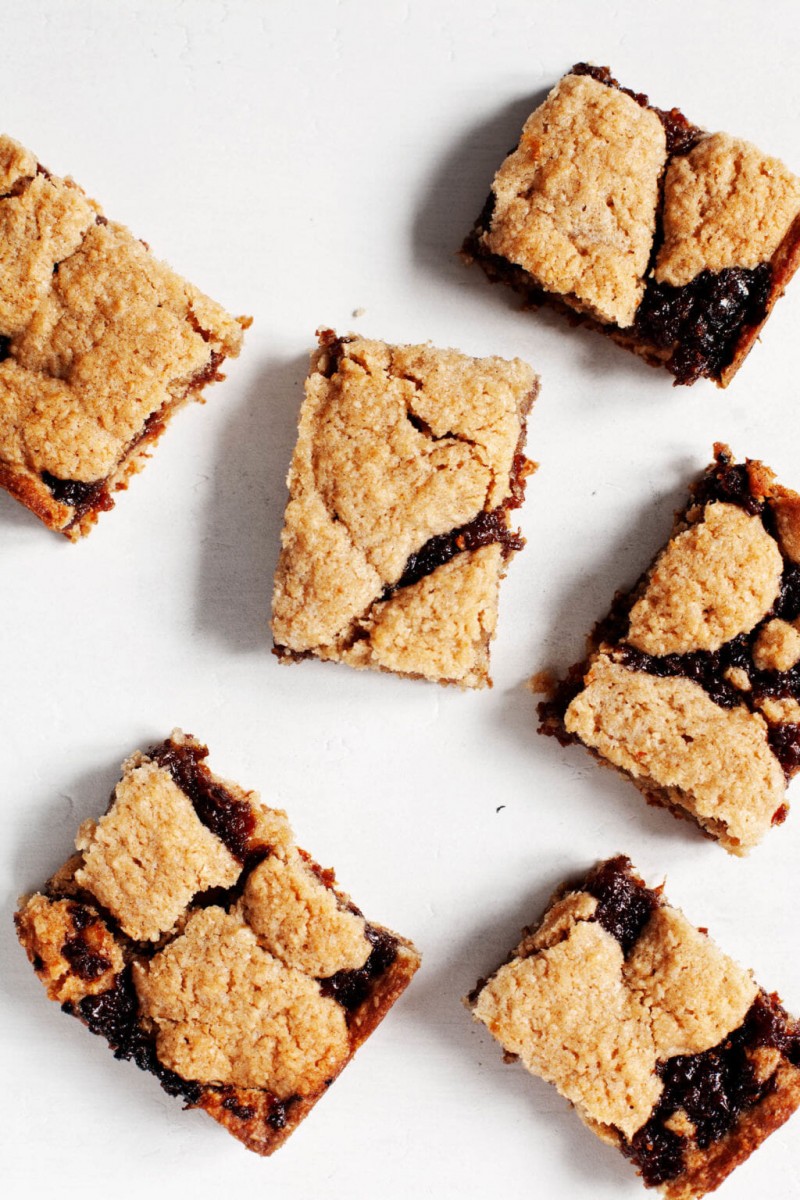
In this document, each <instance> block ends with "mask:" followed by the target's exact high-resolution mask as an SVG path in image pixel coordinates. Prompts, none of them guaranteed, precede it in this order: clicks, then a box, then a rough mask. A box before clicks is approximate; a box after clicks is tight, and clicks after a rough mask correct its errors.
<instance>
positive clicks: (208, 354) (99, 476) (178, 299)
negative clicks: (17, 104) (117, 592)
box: [0, 136, 249, 541]
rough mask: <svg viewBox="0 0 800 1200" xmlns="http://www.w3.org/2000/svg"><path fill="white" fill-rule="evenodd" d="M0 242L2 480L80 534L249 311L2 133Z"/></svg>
mask: <svg viewBox="0 0 800 1200" xmlns="http://www.w3.org/2000/svg"><path fill="white" fill-rule="evenodd" d="M0 240H1V241H2V243H3V246H4V247H5V253H4V256H3V261H2V264H0V487H3V488H5V489H6V491H8V492H10V493H11V495H12V496H15V497H16V499H17V500H20V501H21V502H22V503H23V504H24V505H26V507H27V508H29V509H30V510H31V511H32V512H33V513H35V515H36V516H37V517H39V519H40V520H42V521H43V522H44V523H45V525H47V526H49V528H50V529H55V530H58V531H60V532H61V533H64V534H66V536H67V537H68V538H70V539H71V540H72V541H77V539H78V538H80V537H82V536H83V535H84V534H86V533H88V532H89V531H90V529H91V528H92V526H93V525H94V523H95V522H96V520H97V517H98V515H99V513H101V512H105V511H107V510H108V509H110V508H113V507H114V501H113V499H112V496H113V493H114V492H115V491H118V490H120V489H122V488H125V487H126V486H127V481H128V478H129V477H130V476H131V475H133V474H134V473H135V472H137V471H138V470H140V469H141V467H142V466H143V464H144V460H145V458H146V457H147V455H148V451H149V450H150V448H151V447H152V446H153V444H154V443H155V442H156V441H157V440H158V438H159V437H160V436H161V434H162V433H163V431H164V429H165V427H166V425H167V423H168V421H169V420H170V418H171V416H172V414H173V412H174V411H175V410H176V409H177V408H179V407H180V406H181V405H182V404H184V403H186V402H187V401H188V400H191V399H192V398H199V396H200V393H201V391H202V389H203V387H205V385H206V384H207V383H211V382H212V381H214V380H216V379H221V378H223V376H222V375H221V374H220V367H221V365H222V363H223V361H224V360H225V358H226V357H228V356H234V357H235V356H236V355H237V354H238V353H239V349H240V347H241V344H242V330H243V329H244V328H246V327H247V325H248V324H249V320H248V319H246V318H239V319H238V320H235V319H234V318H233V317H231V316H229V315H228V314H227V313H226V312H225V310H224V309H222V308H221V307H220V306H219V305H218V304H215V303H214V301H213V300H209V298H208V297H207V296H204V295H203V293H202V292H200V291H198V290H197V288H195V287H193V286H192V285H191V284H190V283H187V282H186V281H185V280H184V279H181V278H179V276H177V275H176V274H175V273H174V272H173V271H171V270H170V268H169V267H167V266H166V265H165V264H164V263H162V262H159V261H158V259H156V258H154V257H153V255H152V254H151V253H150V251H149V248H148V247H147V245H146V243H144V242H140V241H137V239H136V238H135V237H133V236H132V234H131V233H129V231H128V230H127V229H126V228H125V227H124V226H123V225H117V224H115V223H114V222H112V221H108V220H107V219H106V218H105V217H104V216H103V213H102V210H101V208H100V206H99V205H98V204H97V203H96V202H95V201H94V200H91V199H89V197H88V196H86V195H85V194H84V192H83V191H82V190H81V189H80V188H79V187H78V185H77V184H76V183H74V182H73V180H71V179H59V178H57V177H56V176H55V175H51V174H50V172H49V171H46V170H45V169H44V167H42V165H41V164H40V163H39V162H37V160H36V158H35V156H34V155H33V154H31V153H30V151H28V150H25V149H24V148H23V147H22V146H20V145H19V144H18V143H17V142H15V141H12V139H11V138H8V137H3V136H0Z"/></svg>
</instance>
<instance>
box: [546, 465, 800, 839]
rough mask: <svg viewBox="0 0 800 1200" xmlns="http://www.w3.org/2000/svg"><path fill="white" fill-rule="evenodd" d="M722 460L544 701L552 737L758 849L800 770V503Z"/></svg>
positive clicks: (754, 470) (765, 472)
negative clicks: (663, 544)
mask: <svg viewBox="0 0 800 1200" xmlns="http://www.w3.org/2000/svg"><path fill="white" fill-rule="evenodd" d="M714 453H715V461H714V462H713V463H712V464H711V466H710V467H709V468H708V470H707V471H706V472H705V474H704V476H703V477H702V478H701V480H700V481H699V483H697V484H696V485H695V486H694V487H693V488H692V491H691V498H690V501H689V505H688V507H687V508H686V509H685V511H684V512H682V513H680V514H679V515H678V517H677V519H676V523H675V528H674V531H673V534H672V537H671V538H670V541H669V542H668V543H667V545H666V547H665V548H664V549H663V550H662V551H661V553H660V554H659V555H658V557H657V558H656V560H655V562H654V563H653V565H652V566H651V567H650V569H649V570H648V571H647V572H646V573H645V574H644V575H643V576H642V578H641V579H640V580H639V582H638V583H637V584H636V585H635V587H634V588H633V589H632V590H631V591H629V592H619V593H618V594H617V596H616V597H615V599H614V603H613V605H612V608H611V612H610V613H609V615H608V617H607V618H606V619H605V620H603V621H601V622H600V623H599V624H598V625H597V627H596V628H595V629H594V631H593V633H592V634H591V636H590V638H589V643H588V656H587V658H586V660H585V661H584V662H581V663H579V664H578V665H577V666H575V667H573V668H572V670H571V671H570V672H569V675H568V677H567V678H566V679H565V680H564V681H563V682H562V683H561V684H560V685H559V686H558V687H557V689H556V690H555V694H554V695H553V697H552V698H551V699H549V700H548V701H546V702H545V703H544V704H542V705H540V706H539V713H540V717H541V726H540V731H541V732H542V733H547V734H553V735H554V736H555V737H557V738H558V739H559V741H560V742H561V743H562V744H563V745H566V744H567V743H569V742H580V743H583V745H584V746H587V747H588V748H589V749H590V750H591V751H592V752H593V754H595V756H596V757H597V758H599V759H600V761H601V762H603V763H605V764H607V765H610V766H613V767H616V768H617V769H618V770H619V771H621V772H622V773H623V774H624V775H627V776H628V777H629V778H630V779H631V780H632V782H633V783H635V784H636V786H637V787H638V788H639V789H640V790H641V791H642V792H643V793H644V795H645V796H646V797H647V800H648V801H649V802H651V803H654V804H661V805H664V806H666V807H667V808H671V809H672V811H673V812H674V813H675V814H676V815H677V816H688V817H691V818H692V819H693V820H694V821H696V822H697V824H698V825H699V826H700V827H701V828H702V829H703V830H704V831H705V832H706V833H707V834H709V835H710V836H711V837H713V838H716V839H717V840H718V841H719V842H720V843H721V844H722V845H723V846H724V847H725V849H726V850H729V851H730V852H731V853H733V854H746V853H747V851H748V850H749V849H750V848H751V847H752V846H754V845H756V843H757V842H759V841H760V840H761V837H762V836H763V834H764V833H765V832H766V831H767V830H768V829H769V828H770V826H771V825H777V824H780V823H781V822H782V821H783V820H784V818H785V817H786V814H787V812H788V805H787V803H786V795H785V793H786V784H787V782H788V781H789V780H790V779H791V778H792V777H793V776H794V775H795V774H796V773H797V771H798V770H800V496H798V495H797V493H796V492H792V491H790V490H789V489H788V488H784V487H781V486H780V485H779V484H778V483H776V482H775V477H774V475H773V473H772V471H770V470H769V468H768V467H765V466H764V464H763V463H760V462H755V461H751V460H750V459H748V460H747V461H746V462H744V463H738V464H737V463H734V461H733V458H732V455H731V452H730V450H729V449H728V447H727V446H723V445H721V444H717V445H715V447H714Z"/></svg>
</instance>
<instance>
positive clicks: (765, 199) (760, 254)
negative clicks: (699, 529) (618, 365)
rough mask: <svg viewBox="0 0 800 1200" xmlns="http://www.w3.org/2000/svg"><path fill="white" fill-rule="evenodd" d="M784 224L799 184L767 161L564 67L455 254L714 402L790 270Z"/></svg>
mask: <svg viewBox="0 0 800 1200" xmlns="http://www.w3.org/2000/svg"><path fill="white" fill-rule="evenodd" d="M798 213H800V179H798V178H797V177H796V176H795V175H792V174H791V172H789V171H788V170H787V169H786V167H785V166H784V165H783V163H781V162H779V161H778V159H776V158H770V157H769V156H768V155H766V154H763V153H762V152H761V151H760V150H758V149H757V148H756V147H755V146H753V145H751V144H750V143H749V142H745V141H742V139H741V138H734V137H730V136H729V135H728V134H726V133H711V134H709V133H706V132H705V131H704V130H702V129H700V128H698V127H697V126H696V125H692V124H690V123H689V122H688V121H687V120H686V118H685V117H684V116H683V114H682V113H680V112H679V111H678V109H676V108H673V109H670V110H669V111H668V112H665V111H663V110H662V109H659V108H654V107H653V106H652V105H651V104H649V103H648V99H647V97H646V96H643V95H637V94H636V93H634V92H632V91H629V90H628V88H623V87H620V85H619V84H618V83H617V81H616V79H614V78H613V77H612V75H611V73H610V71H609V70H608V68H607V67H593V66H589V65H587V64H586V63H579V64H578V65H577V66H575V67H573V68H572V70H571V71H570V72H569V74H567V75H565V76H564V78H563V79H562V80H561V81H560V83H559V84H558V85H557V86H556V87H555V88H554V89H553V91H552V92H551V93H550V95H549V96H548V97H547V99H546V100H545V101H544V103H543V104H542V105H541V106H540V107H539V108H537V109H536V111H535V112H534V113H533V114H532V115H531V116H530V118H529V119H528V121H527V123H526V125H525V127H524V129H523V131H522V136H521V139H520V142H519V144H518V146H517V147H516V149H515V150H513V151H512V152H511V154H510V155H509V156H508V158H507V159H506V160H505V162H504V163H503V164H502V166H501V167H500V169H499V171H498V172H497V174H496V175H495V178H494V182H493V184H492V190H491V192H490V193H489V198H488V200H487V202H486V204H485V206H484V208H483V211H482V213H481V215H480V216H479V218H478V220H477V222H476V224H475V226H474V228H473V230H472V233H471V234H470V235H469V236H468V238H467V240H466V242H465V243H464V248H463V249H464V253H465V256H466V258H467V259H468V260H472V259H476V260H477V261H478V262H480V264H481V266H482V267H483V269H484V271H485V272H486V274H487V275H488V276H489V278H490V279H492V280H501V281H503V282H505V283H508V284H510V285H511V286H512V287H513V288H515V289H516V290H517V291H518V292H521V293H522V295H523V296H524V297H525V299H526V301H527V302H528V303H529V304H531V305H532V306H538V305H539V304H543V303H545V302H548V303H551V304H554V305H555V306H556V307H560V308H563V309H565V310H566V312H567V313H568V314H570V315H571V316H572V317H573V319H578V320H580V321H582V322H585V323H586V324H589V325H591V326H592V327H593V328H595V329H597V330H599V331H600V332H602V333H605V334H608V335H609V336H610V337H612V338H613V339H614V341H616V342H619V344H620V345H622V346H625V347H627V348H628V349H629V350H633V351H634V352H635V353H636V354H639V355H641V356H642V358H644V359H645V360H646V361H647V362H649V363H651V364H652V365H653V366H664V367H666V368H667V370H669V371H671V372H672V374H673V375H674V376H675V382H676V383H686V384H689V383H694V382H695V381H696V380H697V379H699V378H701V377H702V376H706V377H708V378H709V379H713V380H714V381H715V383H717V384H718V385H719V386H720V387H725V386H727V384H728V383H729V382H730V381H731V379H732V378H733V376H734V375H735V374H736V372H737V371H738V369H739V367H740V366H741V364H742V362H743V361H744V358H745V357H746V355H747V353H748V351H749V350H750V347H751V346H752V345H753V343H754V342H755V340H756V338H757V337H758V335H759V332H760V330H761V328H762V326H763V325H764V322H765V321H766V319H767V317H768V316H769V313H770V311H771V309H772V307H773V305H774V304H775V302H776V301H777V300H778V299H779V297H780V296H781V295H782V294H783V291H784V289H785V287H786V284H787V283H788V282H789V280H790V279H791V277H792V275H793V274H794V272H795V271H796V270H797V267H798V264H800V220H798Z"/></svg>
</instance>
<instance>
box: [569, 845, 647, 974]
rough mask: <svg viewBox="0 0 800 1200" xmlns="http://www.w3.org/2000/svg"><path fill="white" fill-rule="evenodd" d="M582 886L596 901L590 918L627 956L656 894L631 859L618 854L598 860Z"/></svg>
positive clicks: (645, 922)
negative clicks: (597, 864)
mask: <svg viewBox="0 0 800 1200" xmlns="http://www.w3.org/2000/svg"><path fill="white" fill-rule="evenodd" d="M583 886H584V890H585V891H587V892H588V893H589V894H590V895H591V896H594V897H596V899H597V900H598V902H599V903H598V905H597V909H596V912H595V918H594V919H595V920H596V921H597V922H598V923H599V924H600V925H602V927H603V929H605V931H606V932H607V933H610V934H611V935H612V937H615V938H616V939H617V941H618V942H619V944H620V945H621V946H622V952H623V954H624V955H625V956H626V957H627V955H629V954H630V952H631V950H632V949H633V947H634V946H635V944H636V942H637V941H638V939H639V935H640V934H641V932H642V930H643V929H644V927H645V925H646V924H647V922H648V921H649V920H650V917H651V915H652V913H653V910H654V909H656V908H657V907H658V905H659V898H658V894H657V893H656V892H654V891H652V890H651V889H650V888H648V887H646V886H645V884H644V883H643V882H642V880H641V879H639V878H638V877H637V876H636V875H634V874H633V872H632V870H631V860H630V859H629V858H626V857H625V856H624V855H622V854H620V855H618V856H617V858H610V859H609V860H608V861H607V862H604V863H601V864H600V866H599V867H597V868H595V870H594V871H592V872H591V874H590V875H588V876H587V878H586V881H585V883H584V885H583Z"/></svg>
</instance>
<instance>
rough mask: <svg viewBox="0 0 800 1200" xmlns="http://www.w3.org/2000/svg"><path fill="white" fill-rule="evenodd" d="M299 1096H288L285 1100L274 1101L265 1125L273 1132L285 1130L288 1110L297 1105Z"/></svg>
mask: <svg viewBox="0 0 800 1200" xmlns="http://www.w3.org/2000/svg"><path fill="white" fill-rule="evenodd" d="M298 1100H299V1096H289V1098H288V1099H287V1100H276V1101H275V1103H274V1104H273V1106H272V1109H271V1111H270V1114H269V1116H268V1117H267V1124H268V1125H269V1126H270V1127H271V1128H272V1129H275V1130H278V1129H285V1128H286V1122H287V1120H288V1117H289V1110H290V1109H291V1108H292V1107H293V1106H294V1105H295V1104H296V1103H297V1101H298Z"/></svg>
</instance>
